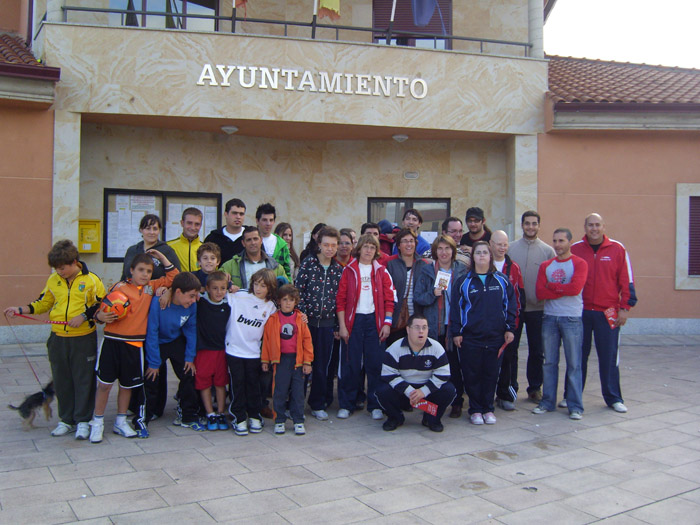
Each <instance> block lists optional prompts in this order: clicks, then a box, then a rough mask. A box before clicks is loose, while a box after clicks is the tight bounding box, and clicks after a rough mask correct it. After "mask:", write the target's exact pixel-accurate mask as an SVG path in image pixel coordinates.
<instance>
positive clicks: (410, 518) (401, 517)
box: [362, 511, 428, 525]
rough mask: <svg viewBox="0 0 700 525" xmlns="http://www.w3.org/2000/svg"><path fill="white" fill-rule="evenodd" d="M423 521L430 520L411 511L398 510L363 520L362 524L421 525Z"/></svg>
mask: <svg viewBox="0 0 700 525" xmlns="http://www.w3.org/2000/svg"><path fill="white" fill-rule="evenodd" d="M421 523H428V522H427V521H424V520H422V519H420V518H419V517H418V516H416V515H415V514H413V513H412V512H410V511H406V512H397V513H396V514H389V515H388V516H379V517H377V518H373V519H370V520H363V521H362V525H420V524H421Z"/></svg>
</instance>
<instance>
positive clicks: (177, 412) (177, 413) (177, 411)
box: [173, 395, 182, 427]
mask: <svg viewBox="0 0 700 525" xmlns="http://www.w3.org/2000/svg"><path fill="white" fill-rule="evenodd" d="M173 399H175V400H176V401H177V405H176V406H175V419H173V425H174V426H176V427H179V426H180V425H182V408H180V401H179V400H178V398H177V395H176V396H175V397H174V398H173Z"/></svg>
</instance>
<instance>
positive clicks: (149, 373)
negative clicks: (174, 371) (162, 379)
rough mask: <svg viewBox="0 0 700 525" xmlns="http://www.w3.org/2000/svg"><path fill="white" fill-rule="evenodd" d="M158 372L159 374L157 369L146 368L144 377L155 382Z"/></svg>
mask: <svg viewBox="0 0 700 525" xmlns="http://www.w3.org/2000/svg"><path fill="white" fill-rule="evenodd" d="M158 372H160V370H159V369H158V368H151V367H150V366H149V367H148V368H146V373H145V374H144V377H145V378H146V379H147V380H148V381H155V380H156V378H157V377H158Z"/></svg>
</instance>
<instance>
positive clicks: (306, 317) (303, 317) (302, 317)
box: [301, 312, 309, 324]
mask: <svg viewBox="0 0 700 525" xmlns="http://www.w3.org/2000/svg"><path fill="white" fill-rule="evenodd" d="M301 320H302V321H304V324H309V317H308V316H307V315H306V314H305V313H303V312H302V314H301Z"/></svg>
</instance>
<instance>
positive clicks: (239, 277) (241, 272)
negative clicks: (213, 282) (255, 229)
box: [219, 243, 289, 290]
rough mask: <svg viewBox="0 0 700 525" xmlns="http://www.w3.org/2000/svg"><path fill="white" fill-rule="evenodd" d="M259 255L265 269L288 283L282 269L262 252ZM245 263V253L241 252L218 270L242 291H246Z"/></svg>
mask: <svg viewBox="0 0 700 525" xmlns="http://www.w3.org/2000/svg"><path fill="white" fill-rule="evenodd" d="M285 246H286V243H285ZM261 253H262V256H263V260H264V261H265V267H266V268H269V269H270V270H272V271H273V272H274V273H275V276H277V277H284V278H285V279H287V281H289V278H288V277H287V274H286V273H284V268H282V266H280V265H279V264H277V261H276V260H275V259H272V258H271V257H268V256H267V254H266V253H265V251H264V250H263V251H262V252H261ZM287 253H289V252H287ZM246 261H247V259H246V258H245V252H243V253H241V254H239V255H234V256H233V258H232V259H229V260H228V261H226V262H225V263H224V264H222V265H221V268H219V270H221V271H222V272H226V273H228V274H229V275H230V276H231V282H232V283H233V284H235V285H236V286H238V287H239V288H242V289H243V290H247V289H248V279H246V275H245V265H246Z"/></svg>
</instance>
